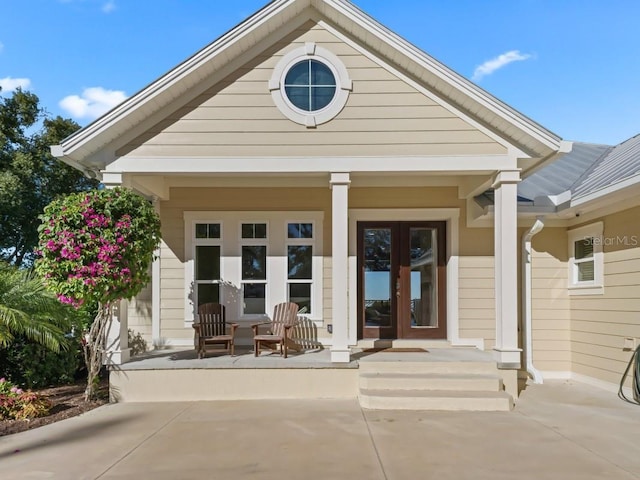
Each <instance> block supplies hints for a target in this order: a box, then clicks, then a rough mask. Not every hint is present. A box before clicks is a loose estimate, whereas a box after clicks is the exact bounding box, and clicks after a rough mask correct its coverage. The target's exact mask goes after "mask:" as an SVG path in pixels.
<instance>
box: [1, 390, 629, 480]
mask: <svg viewBox="0 0 640 480" xmlns="http://www.w3.org/2000/svg"><path fill="white" fill-rule="evenodd" d="M0 478H1V479H2V480H9V479H21V480H24V479H65V480H76V479H98V478H99V479H136V480H140V479H158V480H160V479H180V480H183V479H185V480H186V479H199V480H202V479H244V478H256V479H279V480H281V479H284V478H286V479H294V480H295V479H332V480H335V479H367V480H369V479H371V480H377V479H394V480H395V479H438V480H445V479H455V480H463V479H473V480H483V479H491V480H497V479H516V478H517V479H519V480H525V479H536V480H538V479H562V480H570V479H579V480H590V479H593V480H596V479H597V480H603V479H607V480H613V479H639V478H640V407H638V406H633V405H629V404H626V403H624V402H622V401H620V400H618V398H617V397H616V395H615V394H613V393H610V392H606V391H602V390H599V389H595V388H592V387H588V386H585V385H582V384H579V383H574V382H560V381H556V382H548V383H546V384H544V385H533V386H529V387H528V388H527V390H526V391H524V392H523V394H522V396H521V398H520V400H519V401H518V404H517V406H516V410H514V411H513V412H509V413H477V412H468V413H467V412H464V413H456V412H406V411H363V410H362V409H361V408H360V406H359V404H358V402H357V400H347V401H345V400H305V401H293V400H283V401H278V400H269V401H239V402H230V401H226V402H195V403H144V404H143V403H124V404H114V405H108V406H105V407H101V408H99V409H97V410H94V411H91V412H89V413H87V414H85V415H83V416H81V417H76V418H72V419H69V420H65V421H62V422H59V423H57V424H53V425H49V426H46V427H42V428H39V429H36V430H33V431H28V432H23V433H19V434H16V435H11V436H8V437H0Z"/></svg>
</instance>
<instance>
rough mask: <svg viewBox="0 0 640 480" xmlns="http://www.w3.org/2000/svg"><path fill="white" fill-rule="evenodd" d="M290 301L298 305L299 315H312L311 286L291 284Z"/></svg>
mask: <svg viewBox="0 0 640 480" xmlns="http://www.w3.org/2000/svg"><path fill="white" fill-rule="evenodd" d="M289 301H290V302H293V303H297V304H298V306H299V307H300V310H298V313H311V284H310V283H290V284H289Z"/></svg>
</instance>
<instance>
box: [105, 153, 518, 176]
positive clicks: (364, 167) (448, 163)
mask: <svg viewBox="0 0 640 480" xmlns="http://www.w3.org/2000/svg"><path fill="white" fill-rule="evenodd" d="M513 168H515V166H514V159H513V158H510V157H509V156H508V155H480V156H429V157H327V158H323V157H313V158H308V157H307V158H305V157H286V158H275V157H268V158H260V157H241V158H219V157H216V158H210V157H186V158H162V157H123V158H119V159H118V160H116V161H115V162H113V163H111V164H110V165H109V166H108V167H107V169H106V170H105V171H107V172H108V171H114V172H128V173H164V174H171V173H176V174H178V173H180V174H190V173H191V174H196V173H243V174H247V173H320V172H332V171H333V172H463V173H464V172H475V173H491V172H495V171H500V170H510V169H513Z"/></svg>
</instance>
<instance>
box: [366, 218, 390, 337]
mask: <svg viewBox="0 0 640 480" xmlns="http://www.w3.org/2000/svg"><path fill="white" fill-rule="evenodd" d="M391 293H392V292H391V229H390V228H367V229H365V230H364V322H365V323H364V324H365V326H366V327H389V326H391V313H392V312H391Z"/></svg>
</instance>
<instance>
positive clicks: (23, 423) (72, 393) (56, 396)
mask: <svg viewBox="0 0 640 480" xmlns="http://www.w3.org/2000/svg"><path fill="white" fill-rule="evenodd" d="M85 387H86V381H84V382H79V383H76V384H73V385H63V386H61V387H51V388H44V389H42V390H33V391H34V392H37V393H39V394H41V395H44V396H45V397H47V398H48V399H49V401H51V403H52V404H53V406H52V408H51V411H50V413H49V415H47V416H46V417H40V418H34V419H31V420H0V437H1V436H3V435H11V434H13V433H18V432H24V431H25V430H31V429H33V428H38V427H42V426H43V425H49V424H50V423H55V422H58V421H60V420H64V419H65V418H71V417H75V416H77V415H81V414H83V413H85V412H88V411H89V410H93V409H94V408H97V407H100V406H102V405H104V404H106V403H108V402H109V398H108V391H109V386H108V383H107V381H106V380H103V381H102V383H101V384H100V396H99V399H98V400H96V401H93V402H85V401H84V390H85Z"/></svg>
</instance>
